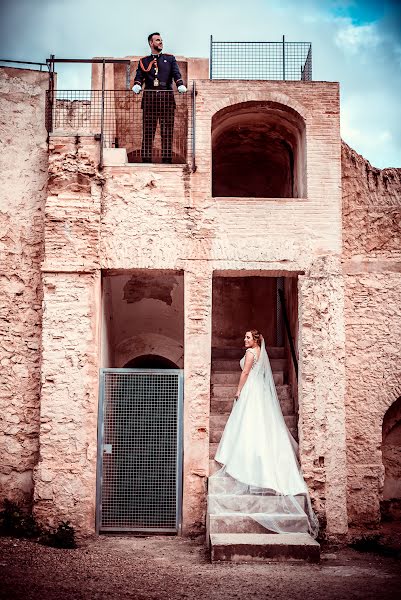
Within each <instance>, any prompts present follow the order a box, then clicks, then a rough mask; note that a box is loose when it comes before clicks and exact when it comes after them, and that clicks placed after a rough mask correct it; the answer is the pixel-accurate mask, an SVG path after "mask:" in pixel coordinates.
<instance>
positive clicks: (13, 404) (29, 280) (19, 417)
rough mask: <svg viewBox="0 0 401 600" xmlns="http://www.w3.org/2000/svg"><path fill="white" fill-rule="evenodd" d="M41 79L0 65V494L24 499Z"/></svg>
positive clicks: (34, 322) (41, 191) (37, 332)
mask: <svg viewBox="0 0 401 600" xmlns="http://www.w3.org/2000/svg"><path fill="white" fill-rule="evenodd" d="M47 85H48V77H47V74H46V73H40V72H37V71H26V70H24V71H21V70H20V69H13V68H5V67H0V172H1V177H0V304H1V312H0V365H1V391H0V397H1V408H0V501H2V500H3V499H4V498H5V497H7V498H9V499H11V500H14V501H18V502H21V503H22V504H25V505H29V504H30V503H31V500H32V492H33V482H32V472H33V468H34V466H35V464H36V462H37V460H38V450H39V402H40V348H41V315H42V283H41V274H40V264H41V261H42V260H43V252H44V236H43V227H44V206H45V200H46V187H47V178H48V152H47V143H46V137H47V132H46V130H45V90H46V89H47Z"/></svg>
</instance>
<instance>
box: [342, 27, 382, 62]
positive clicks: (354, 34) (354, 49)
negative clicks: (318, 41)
mask: <svg viewBox="0 0 401 600" xmlns="http://www.w3.org/2000/svg"><path fill="white" fill-rule="evenodd" d="M334 39H335V43H336V44H337V46H338V47H339V48H340V49H342V50H345V51H348V52H350V53H351V54H357V53H358V52H360V51H361V50H369V51H372V50H373V49H374V47H375V46H377V45H378V44H379V43H380V36H379V34H378V31H377V29H376V26H375V25H374V24H369V25H353V24H352V23H350V24H349V25H347V26H346V27H343V28H341V29H339V30H338V31H337V33H336V35H335V38H334Z"/></svg>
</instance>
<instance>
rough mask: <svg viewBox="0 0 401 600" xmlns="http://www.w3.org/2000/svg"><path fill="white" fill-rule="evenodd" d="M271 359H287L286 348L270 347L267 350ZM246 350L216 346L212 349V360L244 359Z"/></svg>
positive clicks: (236, 347) (238, 347) (237, 347)
mask: <svg viewBox="0 0 401 600" xmlns="http://www.w3.org/2000/svg"><path fill="white" fill-rule="evenodd" d="M266 350H267V354H268V355H269V358H285V348H284V346H268V347H267V348H266ZM244 352H245V348H244V347H242V348H241V347H240V346H221V347H217V346H215V347H214V348H212V360H213V359H215V358H238V360H240V358H242V357H243V356H244Z"/></svg>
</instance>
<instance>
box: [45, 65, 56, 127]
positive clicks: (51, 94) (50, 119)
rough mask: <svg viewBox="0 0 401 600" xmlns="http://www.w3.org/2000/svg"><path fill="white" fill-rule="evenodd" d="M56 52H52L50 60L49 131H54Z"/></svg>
mask: <svg viewBox="0 0 401 600" xmlns="http://www.w3.org/2000/svg"><path fill="white" fill-rule="evenodd" d="M54 56H55V55H54V54H50V59H49V62H48V68H49V90H48V96H47V101H48V106H47V110H48V112H49V114H48V118H47V132H48V133H51V132H52V131H53V110H54Z"/></svg>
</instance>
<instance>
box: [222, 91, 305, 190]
mask: <svg viewBox="0 0 401 600" xmlns="http://www.w3.org/2000/svg"><path fill="white" fill-rule="evenodd" d="M305 144H306V142H305V123H304V120H303V118H302V117H301V116H300V115H299V114H298V113H297V112H295V111H294V110H293V109H292V108H289V107H287V106H284V105H282V104H278V103H276V102H243V103H240V104H235V105H233V106H229V107H227V108H224V109H222V110H220V111H219V112H218V113H216V114H215V115H214V117H213V119H212V195H213V196H214V197H248V198H249V197H251V198H302V197H306V181H305V180H306V149H305Z"/></svg>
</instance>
